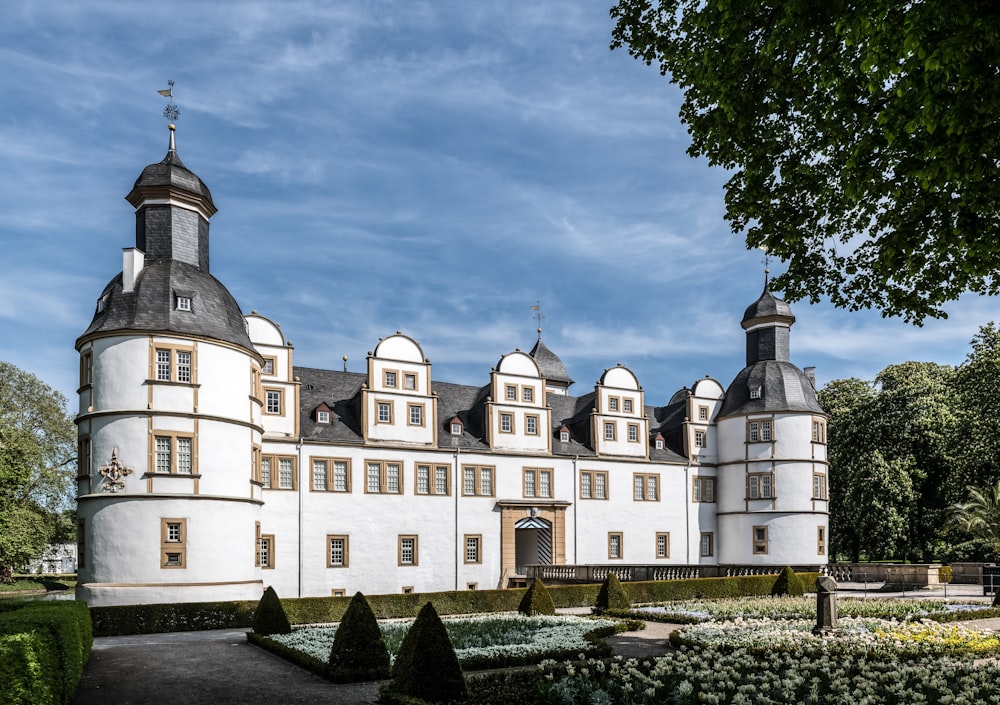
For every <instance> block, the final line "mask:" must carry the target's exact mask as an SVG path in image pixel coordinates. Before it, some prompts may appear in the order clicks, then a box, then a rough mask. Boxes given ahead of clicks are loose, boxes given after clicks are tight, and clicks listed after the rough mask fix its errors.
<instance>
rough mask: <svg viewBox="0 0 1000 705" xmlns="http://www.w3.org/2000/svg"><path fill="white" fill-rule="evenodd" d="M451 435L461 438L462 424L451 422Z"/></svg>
mask: <svg viewBox="0 0 1000 705" xmlns="http://www.w3.org/2000/svg"><path fill="white" fill-rule="evenodd" d="M451 435H453V436H461V435H462V423H461V422H460V421H452V422H451Z"/></svg>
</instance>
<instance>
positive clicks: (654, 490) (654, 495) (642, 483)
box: [632, 472, 660, 502]
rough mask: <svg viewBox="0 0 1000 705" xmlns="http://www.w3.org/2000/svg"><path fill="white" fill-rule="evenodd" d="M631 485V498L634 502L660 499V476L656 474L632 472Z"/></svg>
mask: <svg viewBox="0 0 1000 705" xmlns="http://www.w3.org/2000/svg"><path fill="white" fill-rule="evenodd" d="M632 486H633V492H632V499H634V500H635V501H636V502H658V501H660V476H659V475H658V474H655V473H638V472H637V473H634V474H633V475H632Z"/></svg>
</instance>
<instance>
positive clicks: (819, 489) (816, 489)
mask: <svg viewBox="0 0 1000 705" xmlns="http://www.w3.org/2000/svg"><path fill="white" fill-rule="evenodd" d="M826 498H827V494H826V475H825V474H823V473H819V472H816V473H813V499H826Z"/></svg>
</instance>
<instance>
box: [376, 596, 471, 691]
mask: <svg viewBox="0 0 1000 705" xmlns="http://www.w3.org/2000/svg"><path fill="white" fill-rule="evenodd" d="M383 694H384V695H387V696H389V697H388V698H387V699H388V700H390V701H392V700H393V698H392V696H394V695H398V696H409V697H412V698H420V699H421V700H426V701H427V702H430V703H449V702H453V701H460V700H463V699H465V698H466V697H468V689H467V688H466V686H465V676H464V675H462V667H461V666H460V665H459V663H458V657H457V656H455V649H454V647H453V646H452V645H451V639H449V638H448V632H447V631H446V630H445V628H444V624H442V623H441V618H440V617H438V613H437V610H435V609H434V605H432V604H431V603H430V602H428V603H427V604H426V605H424V606H423V607H422V608H421V609H420V613H419V614H418V615H417V620H416V621H415V622H414V623H413V626H412V627H410V631H408V632H407V633H406V636H405V637H404V638H403V643H402V644H401V645H400V647H399V653H398V654H396V662H395V663H394V664H393V666H392V682H391V683H389V684H388V685H387V686H386V687H385V689H384V691H383Z"/></svg>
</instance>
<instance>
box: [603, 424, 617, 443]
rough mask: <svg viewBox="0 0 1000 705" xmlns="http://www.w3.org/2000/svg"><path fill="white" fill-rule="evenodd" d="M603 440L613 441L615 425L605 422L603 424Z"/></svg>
mask: <svg viewBox="0 0 1000 705" xmlns="http://www.w3.org/2000/svg"><path fill="white" fill-rule="evenodd" d="M604 440H606V441H613V440H615V424H614V423H613V422H607V423H605V424H604Z"/></svg>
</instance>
